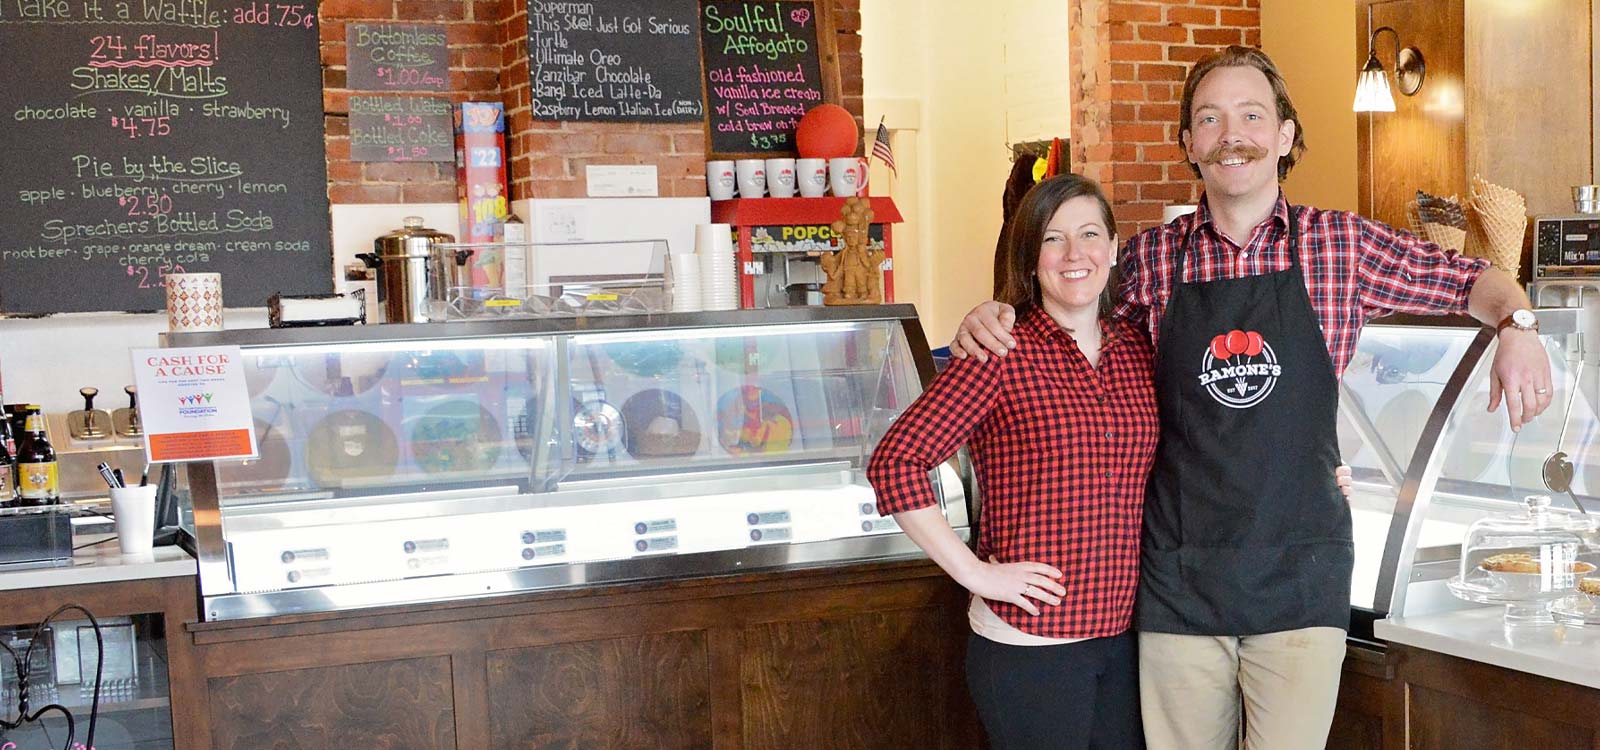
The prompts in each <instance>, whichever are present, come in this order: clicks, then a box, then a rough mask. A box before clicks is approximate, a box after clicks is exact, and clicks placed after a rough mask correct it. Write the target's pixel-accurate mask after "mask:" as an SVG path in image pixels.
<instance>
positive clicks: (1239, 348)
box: [1227, 328, 1250, 354]
mask: <svg viewBox="0 0 1600 750" xmlns="http://www.w3.org/2000/svg"><path fill="white" fill-rule="evenodd" d="M1227 343H1228V351H1230V352H1233V353H1234V354H1244V350H1245V348H1247V347H1249V346H1250V337H1249V336H1246V335H1244V331H1241V330H1239V329H1237V328H1235V329H1233V330H1231V331H1228V342H1227Z"/></svg>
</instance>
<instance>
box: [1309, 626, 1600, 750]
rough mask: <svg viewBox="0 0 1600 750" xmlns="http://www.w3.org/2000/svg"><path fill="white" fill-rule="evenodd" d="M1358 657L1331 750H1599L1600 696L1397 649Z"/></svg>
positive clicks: (1343, 687)
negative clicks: (1522, 749)
mask: <svg viewBox="0 0 1600 750" xmlns="http://www.w3.org/2000/svg"><path fill="white" fill-rule="evenodd" d="M1360 650H1361V649H1358V648H1357V647H1354V646H1352V648H1351V656H1350V657H1348V658H1347V659H1346V660H1345V670H1344V677H1343V682H1342V683H1341V684H1340V686H1339V710H1338V713H1337V714H1336V715H1335V717H1334V726H1333V732H1332V733H1331V735H1330V736H1329V738H1328V747H1329V748H1330V750H1379V749H1381V750H1503V749H1504V748H1582V749H1583V750H1600V690H1594V689H1592V688H1589V687H1585V686H1582V685H1575V684H1572V683H1568V682H1562V681H1560V680H1553V679H1550V678H1547V677H1539V676H1537V675H1531V674H1527V673H1524V672H1518V671H1515V670H1511V669H1505V668H1503V667H1498V666H1494V665H1491V664H1484V663H1482V662H1476V661H1472V660H1469V659H1461V658H1458V657H1454V656H1449V655H1446V654H1441V653H1438V652H1435V651H1429V650H1426V649H1420V648H1415V647H1412V646H1406V645H1403V644H1398V643H1391V644H1389V646H1388V650H1387V653H1378V652H1371V651H1368V652H1366V653H1364V654H1363V653H1358V651H1360Z"/></svg>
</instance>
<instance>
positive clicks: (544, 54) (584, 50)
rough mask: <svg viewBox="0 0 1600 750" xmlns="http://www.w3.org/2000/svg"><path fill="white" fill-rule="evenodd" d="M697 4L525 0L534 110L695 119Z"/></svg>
mask: <svg viewBox="0 0 1600 750" xmlns="http://www.w3.org/2000/svg"><path fill="white" fill-rule="evenodd" d="M695 10H696V9H695V2H694V0H589V1H588V2H568V1H566V0H530V2H529V3H528V74H529V77H530V78H531V79H532V83H533V90H532V95H533V118H534V119H535V120H556V121H561V122H575V121H597V122H695V121H698V120H700V119H701V118H702V117H703V116H704V113H705V106H704V103H703V102H702V101H701V97H700V66H699V65H698V63H699V61H700V46H699V37H698V35H697V34H696V32H695V23H694V21H695Z"/></svg>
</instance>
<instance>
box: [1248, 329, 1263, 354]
mask: <svg viewBox="0 0 1600 750" xmlns="http://www.w3.org/2000/svg"><path fill="white" fill-rule="evenodd" d="M1245 336H1246V337H1247V338H1248V339H1249V340H1250V341H1249V343H1247V344H1246V345H1245V347H1244V353H1245V354H1248V355H1250V356H1252V357H1254V356H1256V355H1257V354H1260V353H1261V346H1262V345H1263V344H1265V343H1267V342H1265V341H1263V340H1261V334H1259V333H1256V332H1255V331H1251V332H1249V333H1246V334H1245Z"/></svg>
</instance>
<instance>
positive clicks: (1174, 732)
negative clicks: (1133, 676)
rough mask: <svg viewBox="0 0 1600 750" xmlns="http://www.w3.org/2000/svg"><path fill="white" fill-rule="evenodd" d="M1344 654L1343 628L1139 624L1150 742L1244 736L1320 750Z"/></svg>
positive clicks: (1210, 746)
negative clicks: (1150, 629) (1148, 627)
mask: <svg viewBox="0 0 1600 750" xmlns="http://www.w3.org/2000/svg"><path fill="white" fill-rule="evenodd" d="M1344 654H1345V633H1344V631H1343V630H1340V629H1338V628H1304V629H1300V630H1286V631H1283V632H1279V633H1266V634H1263V635H1250V636H1243V637H1232V636H1209V635H1174V634H1171V633H1140V634H1139V696H1140V703H1141V706H1142V710H1143V712H1144V732H1145V742H1146V744H1147V746H1148V747H1149V750H1232V749H1233V748H1236V747H1240V742H1239V740H1240V739H1241V738H1242V739H1243V740H1244V742H1243V747H1244V748H1245V749H1246V750H1301V749H1302V748H1303V749H1304V750H1322V749H1323V747H1324V746H1325V745H1326V743H1327V740H1328V727H1329V726H1330V725H1332V723H1333V708H1334V704H1335V702H1337V700H1338V697H1339V670H1340V668H1341V666H1342V665H1343V663H1344ZM1241 703H1242V706H1243V712H1242V715H1241V711H1240V708H1241ZM1241 719H1242V721H1241Z"/></svg>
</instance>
